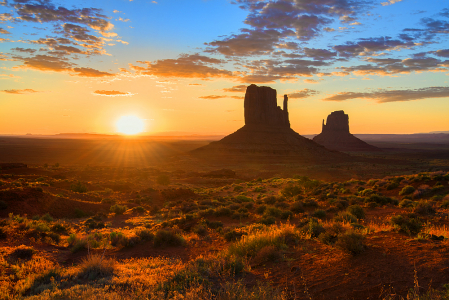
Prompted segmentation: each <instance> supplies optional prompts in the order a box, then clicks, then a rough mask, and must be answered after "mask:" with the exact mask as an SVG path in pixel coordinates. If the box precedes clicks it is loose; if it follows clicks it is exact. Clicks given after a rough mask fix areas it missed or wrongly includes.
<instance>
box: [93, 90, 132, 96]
mask: <svg viewBox="0 0 449 300" xmlns="http://www.w3.org/2000/svg"><path fill="white" fill-rule="evenodd" d="M93 94H94V95H99V96H107V97H118V96H125V97H129V96H133V95H134V94H133V93H130V92H119V91H106V90H96V91H95V92H93Z"/></svg>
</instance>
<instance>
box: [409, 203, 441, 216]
mask: <svg viewBox="0 0 449 300" xmlns="http://www.w3.org/2000/svg"><path fill="white" fill-rule="evenodd" d="M413 212H414V213H417V214H419V215H433V214H435V213H436V211H435V209H434V208H433V207H432V205H431V204H430V203H429V202H427V201H420V202H419V203H418V205H416V207H415V208H414V209H413Z"/></svg>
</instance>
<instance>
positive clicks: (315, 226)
mask: <svg viewBox="0 0 449 300" xmlns="http://www.w3.org/2000/svg"><path fill="white" fill-rule="evenodd" d="M302 230H303V231H304V232H306V233H309V234H310V237H312V238H316V237H318V236H319V235H320V234H321V233H323V232H325V231H326V230H325V229H324V227H323V226H322V225H321V224H320V223H318V220H317V219H314V218H311V219H310V220H309V222H308V223H307V224H306V225H304V226H303V227H302Z"/></svg>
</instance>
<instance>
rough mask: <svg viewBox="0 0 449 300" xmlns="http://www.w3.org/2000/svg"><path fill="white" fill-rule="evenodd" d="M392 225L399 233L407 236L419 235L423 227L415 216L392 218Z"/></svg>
mask: <svg viewBox="0 0 449 300" xmlns="http://www.w3.org/2000/svg"><path fill="white" fill-rule="evenodd" d="M390 223H391V224H392V225H393V226H395V227H396V228H397V229H399V231H401V232H405V233H407V234H418V233H419V232H420V231H421V229H422V227H423V225H422V223H421V221H420V220H419V218H417V217H415V216H413V215H412V216H402V215H397V216H392V217H391V219H390Z"/></svg>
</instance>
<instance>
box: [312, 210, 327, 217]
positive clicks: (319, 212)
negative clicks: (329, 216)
mask: <svg viewBox="0 0 449 300" xmlns="http://www.w3.org/2000/svg"><path fill="white" fill-rule="evenodd" d="M312 217H314V218H318V219H324V218H326V211H324V210H322V209H317V210H315V211H314V212H313V214H312Z"/></svg>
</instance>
